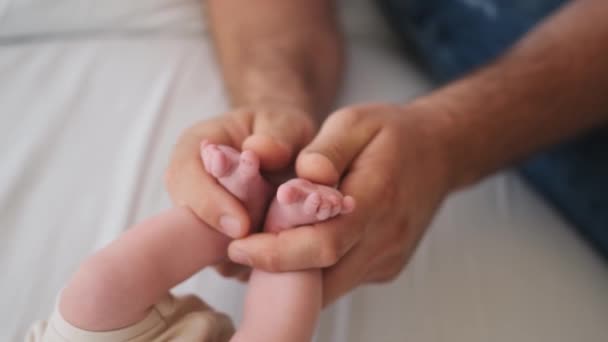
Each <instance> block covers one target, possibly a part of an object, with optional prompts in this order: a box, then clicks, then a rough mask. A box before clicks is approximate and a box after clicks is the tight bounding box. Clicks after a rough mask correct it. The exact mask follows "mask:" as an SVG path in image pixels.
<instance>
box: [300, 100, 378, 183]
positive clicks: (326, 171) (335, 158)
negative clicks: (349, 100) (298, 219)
mask: <svg viewBox="0 0 608 342" xmlns="http://www.w3.org/2000/svg"><path fill="white" fill-rule="evenodd" d="M368 114H373V113H368V111H367V110H365V109H364V108H360V109H357V108H346V109H342V110H339V111H337V112H334V113H333V114H332V115H331V116H330V117H329V118H328V119H327V120H326V121H325V123H324V124H323V126H322V127H321V131H320V132H319V134H317V136H316V137H315V138H314V140H313V141H312V142H311V143H310V144H309V145H308V146H306V147H305V148H304V149H303V150H302V152H300V154H299V155H298V158H297V160H296V173H297V174H298V177H301V178H306V179H308V180H310V181H313V182H316V183H321V184H327V185H335V184H337V183H338V181H339V180H340V178H341V177H342V174H343V173H344V171H345V170H346V169H347V168H348V167H349V165H350V164H351V163H352V162H353V160H354V159H355V158H356V157H357V155H358V154H359V153H360V152H361V151H362V150H363V149H364V148H365V147H366V146H367V144H368V143H369V142H370V141H371V140H372V139H373V138H374V136H375V135H376V133H377V132H378V131H379V130H380V128H381V125H380V122H379V120H376V119H375V118H374V116H373V115H368Z"/></svg>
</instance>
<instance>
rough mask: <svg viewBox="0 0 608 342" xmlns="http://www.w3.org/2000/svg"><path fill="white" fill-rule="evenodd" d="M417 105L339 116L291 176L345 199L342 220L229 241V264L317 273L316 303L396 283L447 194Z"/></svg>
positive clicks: (445, 176) (437, 144)
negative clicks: (351, 203)
mask: <svg viewBox="0 0 608 342" xmlns="http://www.w3.org/2000/svg"><path fill="white" fill-rule="evenodd" d="M432 114H433V113H432V112H431V111H430V110H429V109H428V108H425V107H423V106H419V105H409V106H396V105H386V104H370V105H362V106H354V107H350V108H345V109H341V110H339V111H337V112H335V113H334V114H332V115H331V116H330V117H329V118H328V119H327V121H326V122H325V123H324V125H323V126H322V128H321V131H320V132H319V134H318V135H317V136H316V138H315V139H314V140H313V141H312V143H311V144H310V145H308V146H307V147H306V148H305V149H304V150H303V151H302V152H301V153H300V155H299V156H298V158H297V162H296V171H297V174H298V176H299V177H303V178H307V179H310V180H312V181H315V182H319V183H324V184H329V185H333V184H336V183H338V182H339V181H340V179H342V181H341V182H340V186H339V189H340V190H341V191H342V192H343V193H344V194H346V195H350V196H353V197H354V198H355V200H356V202H357V207H356V209H355V211H354V212H353V213H351V214H348V215H343V216H339V217H337V218H335V219H332V220H329V221H327V222H323V223H320V224H316V225H313V226H308V227H301V228H298V229H293V230H286V231H283V232H281V233H280V234H277V235H274V234H265V233H264V234H255V235H253V236H250V237H247V238H245V239H241V240H235V241H233V242H232V243H231V245H230V246H229V256H230V258H231V259H232V260H233V261H235V262H238V263H241V264H246V265H250V266H253V267H255V268H261V269H265V270H267V271H289V270H298V269H306V268H316V267H326V270H325V273H324V303H325V304H328V303H331V302H333V301H334V300H335V299H337V298H338V297H340V296H341V295H343V294H345V293H346V292H348V291H350V290H351V289H353V288H355V287H357V286H358V285H360V284H362V283H366V282H382V281H388V280H391V279H393V278H395V277H396V276H397V275H398V274H399V273H400V271H401V270H402V268H403V267H404V265H405V264H406V263H407V261H408V259H409V258H410V256H411V254H412V252H413V250H414V249H415V246H416V244H417V242H418V241H419V239H420V237H421V236H422V234H423V233H424V231H425V229H426V228H427V226H428V225H429V223H430V221H431V219H432V217H433V215H434V213H435V211H436V209H437V208H438V207H439V205H440V203H441V201H442V200H443V198H444V197H445V196H446V194H447V193H448V192H449V189H450V179H449V172H448V166H447V164H448V163H447V162H446V161H447V159H446V157H447V155H446V154H445V153H444V150H443V148H442V146H443V145H442V144H443V142H442V136H441V135H440V132H439V131H440V130H441V129H442V127H444V126H445V122H440V121H439V120H437V117H439V116H435V115H432Z"/></svg>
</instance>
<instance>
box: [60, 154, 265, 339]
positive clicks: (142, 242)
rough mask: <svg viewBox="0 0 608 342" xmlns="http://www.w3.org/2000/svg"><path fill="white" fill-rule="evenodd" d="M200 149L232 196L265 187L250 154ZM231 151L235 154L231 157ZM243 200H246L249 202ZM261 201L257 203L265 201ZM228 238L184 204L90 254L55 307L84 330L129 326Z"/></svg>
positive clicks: (219, 251)
mask: <svg viewBox="0 0 608 342" xmlns="http://www.w3.org/2000/svg"><path fill="white" fill-rule="evenodd" d="M210 148H214V147H213V146H212V147H210ZM202 152H203V153H202V154H203V155H204V156H206V157H207V158H203V159H204V165H205V168H206V169H207V170H209V172H210V173H212V174H221V177H219V178H218V180H219V181H220V183H226V184H227V185H229V186H226V188H227V189H228V191H230V192H232V193H233V194H234V195H235V196H237V197H239V198H241V199H245V200H253V199H254V197H255V196H254V195H255V194H260V192H261V191H262V190H264V191H267V192H269V191H270V190H269V189H270V187H268V186H267V185H266V184H265V183H264V184H260V183H259V180H260V179H261V176H260V175H259V173H258V170H257V164H258V163H257V158H256V157H255V155H247V156H246V157H245V158H239V157H238V155H239V153H238V152H237V151H235V150H226V151H225V152H223V153H222V154H217V153H215V152H214V151H212V152H213V153H208V154H207V155H206V154H205V153H204V150H203V151H202ZM235 154H236V156H237V158H236V159H234V158H232V157H233V156H234V155H235ZM218 163H219V164H218ZM244 164H246V165H244ZM256 175H257V177H256ZM266 196H269V195H268V193H267V194H266ZM245 200H244V203H245V204H246V205H247V204H248V205H251V206H254V205H252V204H250V203H248V202H247V201H245ZM256 200H257V198H256ZM266 202H267V200H266V199H261V200H257V202H256V203H258V204H257V205H259V206H261V205H260V204H259V203H264V205H263V206H265V205H266V204H265V203H266ZM263 209H264V208H263V207H262V208H261V209H260V210H263ZM260 215H261V214H260ZM229 242H230V239H229V238H228V237H226V236H224V235H223V234H221V233H218V232H217V231H215V230H214V229H213V228H211V227H209V226H208V225H207V224H205V223H204V222H202V221H200V220H199V219H198V218H197V217H196V216H195V215H194V214H193V213H192V212H191V211H190V210H189V209H187V208H174V209H170V210H167V211H165V212H163V213H161V214H159V215H156V216H154V217H152V218H149V219H147V220H145V221H143V222H141V223H139V224H137V225H135V226H134V227H133V228H131V229H129V230H127V232H125V233H124V234H123V235H121V236H120V237H119V238H118V239H117V240H115V241H114V242H112V243H111V244H110V245H108V246H107V247H105V248H103V249H101V250H100V251H98V252H97V253H95V254H94V255H92V256H91V257H89V258H88V259H87V260H86V261H85V262H84V263H83V264H82V265H81V267H80V268H79V270H78V271H77V272H76V274H75V275H74V276H73V278H72V279H71V280H70V281H69V283H68V284H67V286H66V287H65V289H64V290H63V292H62V294H61V298H60V303H59V309H60V311H61V313H62V315H63V317H64V318H65V319H66V320H67V321H68V322H70V323H72V324H73V325H75V326H77V327H79V328H82V329H85V330H90V331H107V330H114V329H119V328H122V327H125V326H129V325H132V324H134V323H136V322H138V321H140V320H141V319H143V318H144V317H145V316H146V315H147V314H148V312H149V310H150V308H151V307H152V306H153V305H154V304H155V303H157V302H158V301H159V300H160V299H161V298H162V297H163V296H164V295H166V293H167V291H168V290H170V289H171V288H172V287H174V286H175V285H177V284H179V283H180V282H182V281H184V280H185V279H187V278H188V277H190V276H191V275H193V274H194V273H196V272H198V271H199V270H200V269H202V268H203V267H205V266H208V265H211V264H215V263H217V262H219V261H220V260H222V259H223V258H224V257H225V256H226V248H227V245H228V243H229Z"/></svg>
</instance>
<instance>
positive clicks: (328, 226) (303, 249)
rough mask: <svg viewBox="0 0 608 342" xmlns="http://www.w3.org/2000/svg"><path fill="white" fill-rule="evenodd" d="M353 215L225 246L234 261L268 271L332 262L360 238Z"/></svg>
mask: <svg viewBox="0 0 608 342" xmlns="http://www.w3.org/2000/svg"><path fill="white" fill-rule="evenodd" d="M356 221H357V218H356V215H353V214H346V215H342V216H339V217H337V218H334V219H332V220H329V221H327V222H323V223H320V224H317V225H314V226H306V227H299V228H297V229H291V230H284V231H281V232H280V233H278V234H273V233H262V234H254V235H252V236H249V237H247V238H244V239H241V240H235V241H233V242H232V243H231V244H230V245H229V246H228V256H229V257H230V259H231V260H232V261H234V262H237V263H239V264H243V265H248V266H251V267H253V268H259V269H262V270H265V271H268V272H284V271H295V270H302V269H308V268H320V267H328V266H331V265H333V264H335V263H336V262H337V261H338V260H339V259H340V258H341V257H342V256H343V255H344V254H345V253H346V252H347V251H348V250H349V249H350V248H351V247H352V246H353V245H354V244H355V243H356V242H357V241H358V240H359V239H360V236H361V235H360V231H357V230H354V229H353V231H352V232H351V231H349V230H351V228H352V227H353V226H355V225H356Z"/></svg>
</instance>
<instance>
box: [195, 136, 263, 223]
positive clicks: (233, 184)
mask: <svg viewBox="0 0 608 342" xmlns="http://www.w3.org/2000/svg"><path fill="white" fill-rule="evenodd" d="M201 157H202V159H203V165H204V166H205V169H206V170H207V172H208V173H209V174H211V175H212V176H213V177H215V178H216V179H217V181H218V183H220V184H221V185H223V186H224V188H226V190H228V191H229V192H230V193H231V194H232V195H234V196H235V197H237V198H238V199H239V200H240V201H241V202H242V203H243V204H244V205H245V207H246V208H247V210H248V212H249V215H250V217H251V223H252V227H257V226H259V225H260V224H261V220H262V217H263V215H264V210H265V209H266V205H267V204H268V201H269V199H270V195H271V190H272V187H271V186H270V184H268V182H266V180H265V179H264V178H263V177H262V175H261V174H260V160H259V159H258V157H257V156H256V154H255V153H253V152H252V151H243V152H242V153H239V151H237V150H235V149H234V148H232V147H230V146H225V145H215V144H209V143H207V142H206V141H203V142H202V143H201Z"/></svg>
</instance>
